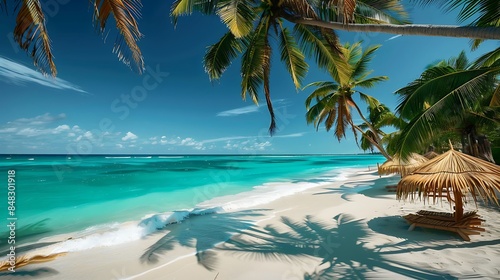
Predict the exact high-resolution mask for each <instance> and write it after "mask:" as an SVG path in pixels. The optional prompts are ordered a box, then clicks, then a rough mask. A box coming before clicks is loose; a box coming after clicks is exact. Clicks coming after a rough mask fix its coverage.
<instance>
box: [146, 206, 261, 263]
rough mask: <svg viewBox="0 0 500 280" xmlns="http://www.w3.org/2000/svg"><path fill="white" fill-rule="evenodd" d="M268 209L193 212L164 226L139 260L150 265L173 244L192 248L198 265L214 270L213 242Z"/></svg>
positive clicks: (249, 224)
mask: <svg viewBox="0 0 500 280" xmlns="http://www.w3.org/2000/svg"><path fill="white" fill-rule="evenodd" d="M267 210H268V209H256V210H245V211H238V212H228V213H212V214H206V215H194V216H191V217H189V218H188V219H186V220H185V221H183V222H182V223H178V224H173V225H168V226H167V227H166V228H165V231H168V233H166V234H165V235H164V236H163V237H162V238H160V239H159V240H158V241H157V242H156V243H154V244H153V245H151V246H150V247H149V248H147V249H146V251H145V252H144V253H143V254H142V255H141V257H140V261H141V262H143V263H149V264H154V263H157V262H158V261H159V258H160V256H161V255H166V254H167V253H168V251H171V250H173V249H174V247H175V246H176V245H180V246H183V247H188V248H194V249H195V256H196V259H197V262H198V264H200V265H202V266H203V267H205V268H206V269H208V270H213V269H215V266H216V263H217V259H216V254H215V253H214V252H213V251H211V249H213V248H214V247H215V246H216V245H217V244H220V243H221V242H224V241H227V240H229V239H230V238H231V237H232V236H233V235H235V234H237V233H240V232H241V231H243V230H245V229H249V228H251V227H252V226H253V224H254V220H255V218H256V217H260V216H263V214H262V212H265V211H267Z"/></svg>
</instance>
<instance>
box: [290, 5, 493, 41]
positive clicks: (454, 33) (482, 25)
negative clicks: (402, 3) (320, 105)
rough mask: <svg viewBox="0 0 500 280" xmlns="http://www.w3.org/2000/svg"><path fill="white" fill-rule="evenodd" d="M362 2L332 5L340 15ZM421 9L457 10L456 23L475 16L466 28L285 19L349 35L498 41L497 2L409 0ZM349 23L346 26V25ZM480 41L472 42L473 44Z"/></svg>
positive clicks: (297, 17)
mask: <svg viewBox="0 0 500 280" xmlns="http://www.w3.org/2000/svg"><path fill="white" fill-rule="evenodd" d="M361 2H362V1H359V0H358V1H356V0H347V1H333V3H335V4H337V5H339V3H342V4H344V5H339V6H340V8H338V9H339V10H341V11H344V10H345V9H342V7H343V6H348V7H351V6H357V5H362V4H360V3H361ZM380 2H385V4H387V5H391V4H393V3H395V2H399V1H390V0H389V1H380ZM410 2H414V3H417V4H421V5H427V4H438V5H440V6H441V7H442V8H443V9H444V10H445V12H449V11H452V10H455V9H460V12H459V15H458V19H459V21H462V22H463V21H465V20H468V19H471V18H472V17H474V16H477V18H476V19H474V20H473V21H472V23H471V24H469V25H466V26H443V25H439V26H430V25H427V24H422V25H418V24H408V25H394V24H355V23H352V22H346V21H343V22H339V21H333V20H332V21H328V20H316V19H313V18H307V17H305V16H296V17H289V18H287V19H288V20H290V21H291V22H294V23H300V24H307V25H314V26H319V27H324V28H330V29H334V30H344V31H350V32H381V33H390V34H401V35H423V36H443V37H460V38H471V39H481V40H484V39H500V32H499V27H500V21H498V19H499V18H500V10H499V9H498V1H497V0H410ZM319 3H320V4H322V5H324V6H328V7H334V8H336V7H337V6H336V5H335V4H331V3H332V1H327V0H320V1H319ZM346 23H349V24H346ZM479 42H480V41H476V42H475V43H474V44H475V45H476V46H477V44H478V43H479Z"/></svg>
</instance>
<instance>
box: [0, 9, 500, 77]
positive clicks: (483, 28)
mask: <svg viewBox="0 0 500 280" xmlns="http://www.w3.org/2000/svg"><path fill="white" fill-rule="evenodd" d="M414 1H415V2H420V3H423V4H426V3H430V2H442V3H443V2H445V0H442V1H437V0H436V1H432V0H414ZM285 2H286V4H285V5H284V3H285ZM455 2H456V3H464V5H463V6H464V9H462V13H463V15H464V16H463V17H464V18H468V17H470V16H472V15H476V14H479V18H478V20H477V21H476V22H475V24H476V26H461V27H457V26H430V25H410V24H405V25H400V24H403V23H408V22H406V21H404V22H401V21H400V22H398V21H397V20H396V21H395V20H394V19H397V18H398V17H400V16H401V15H402V14H403V13H404V10H403V8H402V5H401V4H400V2H399V1H398V0H387V1H380V0H345V1H329V0H318V1H311V2H309V1H304V0H302V1H300V0H289V1H268V3H271V4H272V3H276V4H273V5H274V6H277V5H278V6H279V5H281V6H283V7H285V6H286V7H287V9H281V10H280V9H278V10H280V13H279V15H278V17H281V18H284V19H286V20H288V21H290V22H293V23H296V24H303V25H308V26H316V27H322V28H329V29H335V30H345V31H362V32H386V33H392V34H405V35H427V36H450V37H466V38H482V39H500V32H499V31H498V29H499V28H498V27H499V22H498V18H499V17H500V15H499V13H500V12H499V11H498V9H497V5H496V4H498V3H497V2H496V0H453V1H452V3H455ZM91 3H92V4H93V7H94V22H95V24H96V29H97V30H99V31H100V33H103V32H104V28H105V26H106V23H107V20H108V18H109V16H110V15H112V16H113V17H114V20H115V23H116V27H117V29H118V30H119V32H120V35H119V36H118V39H117V41H116V42H115V47H114V49H113V51H114V52H115V53H117V55H118V58H119V59H120V60H121V61H123V62H124V63H125V64H127V65H130V62H131V61H132V60H133V61H134V62H135V64H136V70H137V71H138V72H139V73H141V72H142V71H143V69H144V61H143V57H142V54H141V51H140V49H139V47H138V46H137V40H138V39H139V38H140V37H141V33H140V31H139V29H138V25H137V21H136V19H137V18H138V17H139V14H140V6H141V1H140V0H117V1H110V0H94V1H91ZM310 3H311V4H310ZM450 3H451V2H450ZM258 4H259V1H234V0H221V1H219V0H210V1H207V0H177V1H175V2H174V4H173V10H172V11H173V13H172V15H173V16H174V18H176V17H177V16H179V15H181V14H186V13H187V14H189V13H191V12H192V11H201V12H202V13H204V14H213V13H214V12H216V11H219V12H220V15H221V16H224V17H225V23H227V24H228V25H231V26H232V29H231V30H232V32H235V34H236V36H238V35H237V33H238V32H239V31H241V30H242V31H245V30H247V31H248V30H249V29H251V24H248V23H246V19H245V17H244V16H245V14H246V12H242V11H243V10H246V7H247V6H249V5H253V6H258ZM47 5H48V4H47ZM15 6H16V7H18V14H17V19H16V22H17V24H16V27H15V31H14V37H15V41H16V42H17V43H18V44H19V46H20V47H21V48H22V49H23V50H25V51H26V52H28V53H29V55H30V56H31V57H32V58H33V61H34V64H35V65H36V67H37V68H38V69H39V70H40V71H41V72H42V73H44V74H47V73H50V74H52V75H53V76H55V75H56V74H57V70H56V66H55V62H54V58H53V54H52V47H51V44H50V37H49V33H48V30H47V28H46V25H45V15H44V12H43V3H41V2H40V1H39V0H17V3H16V5H15ZM450 6H451V8H450V9H452V8H456V7H460V5H458V4H454V5H450ZM235 9H237V10H238V11H237V12H236V13H232V11H234V10H235ZM0 10H5V11H7V10H9V9H8V7H7V1H6V0H4V1H0ZM313 10H314V11H316V15H315V14H313V13H311V12H312V11H313ZM223 11H224V12H223ZM274 11H276V9H274ZM387 11H389V12H387ZM231 14H233V15H231ZM355 23H359V24H355ZM386 23H389V24H386ZM394 24H395V25H394ZM240 29H241V30H240ZM125 45H126V46H125ZM131 58H132V59H131Z"/></svg>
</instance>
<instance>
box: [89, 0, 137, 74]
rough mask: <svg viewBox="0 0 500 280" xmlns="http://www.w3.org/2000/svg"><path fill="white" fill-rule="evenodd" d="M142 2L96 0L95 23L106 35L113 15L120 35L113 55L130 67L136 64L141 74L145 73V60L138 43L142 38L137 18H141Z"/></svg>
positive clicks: (133, 0) (132, 0)
mask: <svg viewBox="0 0 500 280" xmlns="http://www.w3.org/2000/svg"><path fill="white" fill-rule="evenodd" d="M140 8H141V2H140V0H95V1H94V23H95V24H96V27H97V29H98V30H99V31H100V32H101V33H104V31H105V27H106V23H107V21H108V19H109V16H110V15H113V17H114V21H115V23H116V28H117V29H118V32H119V33H120V34H119V35H118V37H117V39H116V41H115V44H114V47H113V53H116V54H117V55H118V59H119V60H120V61H122V62H123V63H125V64H126V65H127V66H130V62H131V60H133V61H134V62H135V65H136V70H137V71H138V72H139V73H142V72H143V71H144V58H143V56H142V53H141V50H140V49H139V46H138V45H137V41H138V40H139V39H140V38H141V37H142V34H141V32H140V31H139V26H138V24H137V20H136V18H139V17H140Z"/></svg>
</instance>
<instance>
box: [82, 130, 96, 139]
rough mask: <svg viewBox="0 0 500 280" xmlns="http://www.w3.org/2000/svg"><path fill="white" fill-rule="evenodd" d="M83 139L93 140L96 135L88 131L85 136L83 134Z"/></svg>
mask: <svg viewBox="0 0 500 280" xmlns="http://www.w3.org/2000/svg"><path fill="white" fill-rule="evenodd" d="M83 137H85V138H87V139H92V138H93V137H94V135H93V134H92V132H90V131H86V132H85V133H84V134H83Z"/></svg>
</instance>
